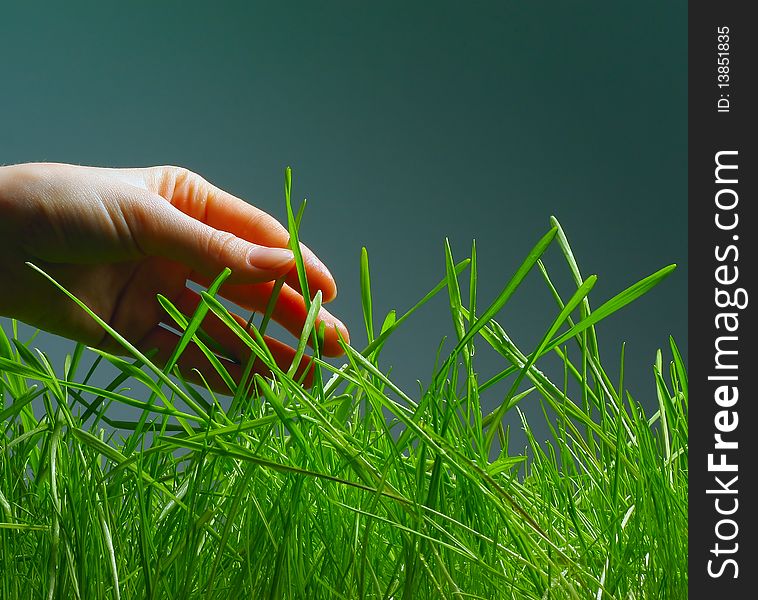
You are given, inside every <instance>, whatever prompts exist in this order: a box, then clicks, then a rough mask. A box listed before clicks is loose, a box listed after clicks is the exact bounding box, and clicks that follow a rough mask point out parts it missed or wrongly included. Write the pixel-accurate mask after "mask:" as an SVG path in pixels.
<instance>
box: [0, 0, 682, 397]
mask: <svg viewBox="0 0 758 600" xmlns="http://www.w3.org/2000/svg"><path fill="white" fill-rule="evenodd" d="M14 4H15V3H14ZM18 4H20V3H18ZM35 4H37V3H35ZM216 4H222V3H213V5H212V3H197V2H118V3H111V2H101V3H94V2H93V3H77V2H72V3H66V4H65V7H64V6H62V5H61V4H58V3H56V4H55V5H53V3H50V5H49V6H46V7H44V8H43V7H40V6H38V7H32V8H28V7H24V8H19V7H18V6H9V5H7V4H5V5H4V6H3V8H2V9H1V10H2V12H1V13H0V56H1V57H2V59H0V60H2V72H1V73H0V107H1V108H2V113H1V116H0V163H6V164H7V163H16V162H23V161H37V160H46V161H61V162H71V163H80V164H91V165H101V166H147V165H153V164H167V163H173V164H179V165H183V166H186V167H189V168H191V169H193V170H195V171H197V172H198V173H200V174H202V175H203V176H205V177H206V178H207V179H209V180H211V181H213V182H214V183H216V184H217V185H219V186H220V187H223V188H225V189H227V190H229V191H231V192H233V193H235V194H237V195H238V196H240V197H243V198H245V199H247V200H249V201H250V202H252V203H254V204H256V205H258V206H260V207H262V208H265V209H266V210H268V211H269V212H271V213H272V214H274V215H275V216H277V217H279V218H280V219H281V218H283V216H284V209H283V208H284V206H283V197H282V178H283V169H284V167H285V166H286V165H291V166H292V167H293V169H294V191H295V197H296V198H298V199H299V198H302V197H303V196H306V197H307V198H308V200H309V205H308V210H307V212H306V217H305V221H304V226H303V230H302V232H301V233H302V237H303V239H304V240H305V241H306V242H307V243H308V244H309V245H310V246H311V247H312V248H313V249H314V250H316V251H317V253H318V254H319V255H320V256H321V257H322V258H323V259H324V261H325V262H326V263H327V264H328V265H329V267H330V268H331V270H332V272H333V274H334V275H335V278H336V279H337V281H338V284H339V290H340V292H339V297H338V298H337V300H336V301H335V302H334V303H333V305H332V310H333V312H335V314H338V315H339V316H340V317H341V318H342V319H343V320H344V321H345V322H346V323H347V324H348V326H349V327H350V328H351V333H352V336H353V343H354V345H355V346H357V347H362V346H363V345H364V343H365V333H364V330H363V327H362V323H361V311H360V301H359V286H358V259H359V253H360V248H361V246H363V245H365V246H366V247H367V248H368V250H369V254H370V259H371V266H372V283H373V286H374V290H375V311H376V313H377V320H378V321H381V318H383V316H384V314H385V313H386V311H387V310H389V309H390V308H397V309H398V310H401V311H402V310H404V309H406V308H408V307H410V306H411V305H412V304H413V303H415V302H416V301H417V300H418V299H419V298H420V297H421V296H422V295H423V294H424V293H425V292H426V291H427V290H428V289H429V288H430V287H432V286H433V285H434V284H435V283H436V282H437V281H439V280H440V278H441V277H442V276H443V274H444V254H443V241H444V238H445V237H446V236H447V237H449V238H450V240H451V244H452V246H453V249H454V252H455V255H456V257H457V258H459V259H460V258H463V257H464V256H465V255H466V254H467V253H468V250H469V248H470V244H471V240H472V239H473V238H476V240H477V246H478V253H479V259H480V282H481V283H480V292H479V295H480V306H484V304H485V303H487V302H489V301H490V300H491V299H492V298H493V297H494V296H495V295H496V293H497V292H498V291H499V290H500V289H501V288H502V286H503V284H504V283H505V282H506V281H507V279H508V277H509V276H510V275H511V274H512V272H513V271H514V269H515V268H516V267H517V265H518V264H519V263H520V261H521V260H522V259H523V257H524V256H525V254H526V253H527V252H528V251H529V249H530V248H531V247H532V245H533V244H534V243H535V242H536V240H537V239H538V238H539V237H540V236H541V235H542V234H543V233H544V232H545V231H547V229H548V218H549V216H550V215H551V214H554V215H556V216H557V217H558V218H559V219H560V221H561V222H562V224H563V226H564V227H565V229H566V231H567V233H568V235H569V237H570V239H571V241H572V243H573V246H574V248H575V251H576V254H577V256H578V259H579V261H580V265H581V267H582V269H583V271H584V273H585V274H589V273H597V274H598V275H599V277H600V279H599V283H598V285H597V286H596V288H595V290H594V291H593V293H592V296H591V300H592V302H593V304H594V305H596V306H597V305H599V304H600V303H601V302H602V301H604V300H606V299H608V298H609V297H610V296H612V295H613V294H615V293H616V292H618V291H620V290H621V289H623V288H624V287H626V286H627V285H629V284H631V283H633V282H634V281H637V280H638V279H639V278H641V277H643V276H645V275H647V274H649V273H651V272H653V271H655V270H657V269H658V268H660V267H662V266H664V265H666V264H669V263H672V262H676V263H679V269H678V270H677V271H676V272H675V273H674V274H673V275H672V276H671V277H670V278H669V279H668V280H666V281H665V282H664V284H663V285H661V286H660V287H659V288H657V289H656V290H654V291H653V293H651V294H650V295H649V296H646V297H644V298H643V299H641V300H640V301H638V302H637V303H636V304H635V305H633V306H631V307H629V308H627V309H625V310H624V311H623V312H621V313H619V314H617V315H615V316H614V317H612V319H611V320H609V321H608V322H607V323H606V324H604V325H602V326H601V327H600V330H599V332H600V334H601V342H602V346H603V348H604V350H605V354H606V359H607V362H608V364H609V365H610V371H611V372H615V371H616V365H617V357H618V354H619V349H620V343H621V341H622V340H625V341H627V343H628V346H627V381H628V383H629V386H630V388H631V390H632V392H633V394H634V395H635V397H636V398H637V399H638V400H640V401H642V402H643V403H645V404H646V405H648V406H652V405H654V404H655V393H654V386H653V379H652V376H651V365H652V363H653V361H654V357H655V350H656V349H657V348H659V347H664V348H665V347H666V345H667V336H668V335H669V334H673V335H674V336H675V338H676V339H677V340H678V342H679V344H680V346H681V347H682V348H683V350H686V342H687V331H686V323H687V297H686V282H687V269H686V264H685V261H686V256H687V234H686V232H687V206H686V198H687V182H686V175H687V171H686V169H687V166H686V164H687V163H686V161H687V151H686V147H687V146H686V144H687V130H686V125H687V98H686V89H687V87H686V86H687V79H686V78H687V71H686V66H687V58H686V57H687V38H686V31H687V30H686V27H687V14H686V3H685V2H682V1H677V2H665V3H661V2H654V1H651V0H650V1H649V0H642V1H636V2H633V3H632V2H629V3H609V2H600V1H593V2H573V3H563V2H497V3H496V2H434V3H430V2H410V3H409V2H381V3H364V2H319V3H307V2H300V3H292V2H280V3H273V2H268V3H251V5H250V6H248V3H235V2H226V3H223V4H224V9H223V11H222V10H221V9H220V8H219V7H218V6H216ZM548 259H549V265H550V266H551V267H552V269H553V271H556V273H558V272H564V271H565V270H564V269H563V265H562V264H561V261H560V257H559V255H558V253H557V252H555V251H551V253H550V255H549V256H548ZM556 277H557V279H559V281H561V282H563V283H564V285H563V287H562V290H563V291H564V293H565V294H568V293H569V289H568V287H567V286H566V285H565V282H566V279H565V277H564V276H559V275H557V274H556ZM446 311H447V303H446V299H445V297H444V295H441V296H440V297H439V298H438V300H437V301H435V302H434V303H432V304H430V305H429V306H428V307H427V308H425V309H424V310H423V311H422V312H421V313H419V314H418V316H417V317H414V318H413V320H412V321H411V322H409V323H408V326H407V327H405V328H403V329H402V330H400V331H399V332H398V333H397V334H396V336H395V338H394V339H393V341H392V342H391V343H390V344H389V345H388V346H387V348H386V350H385V355H384V358H383V366H385V367H386V366H389V365H394V371H393V372H394V377H395V378H396V379H397V381H398V382H399V383H400V384H401V385H402V386H403V387H405V388H406V389H407V390H409V391H411V393H412V395H417V391H416V390H417V386H416V384H415V383H414V382H415V380H416V379H420V380H422V381H428V380H429V377H430V374H431V369H432V364H433V360H434V353H435V350H436V347H437V344H438V343H439V341H440V339H441V337H442V336H443V335H450V334H452V327H451V325H450V318H449V315H448V314H447V312H446ZM555 314H556V308H555V305H554V303H553V301H552V300H551V298H550V297H549V295H548V293H547V292H546V290H545V288H544V286H543V285H542V283H541V281H540V280H539V278H538V277H531V278H530V279H529V281H527V282H526V285H525V286H524V288H523V289H522V290H520V292H519V294H518V295H517V297H516V298H514V300H513V302H512V303H511V304H509V305H508V306H507V307H506V309H505V310H504V311H503V312H502V313H501V314H500V316H499V320H500V322H501V323H502V324H503V325H504V327H505V328H506V329H507V330H508V331H509V332H510V333H511V334H512V337H513V338H514V339H515V340H516V341H517V342H519V343H520V344H521V345H522V347H523V348H524V349H525V350H529V349H531V348H532V347H533V346H534V344H535V343H536V342H537V341H538V340H539V338H540V337H541V335H542V334H543V332H544V331H545V330H546V328H547V326H548V325H549V323H550V321H551V320H552V318H553V317H554V315H555ZM2 324H3V326H4V327H6V331H8V328H7V326H8V321H7V320H3V323H2ZM377 326H378V324H377ZM35 344H36V345H37V346H39V347H41V348H43V349H45V350H46V351H48V352H49V353H50V354H51V355H52V356H53V358H54V359H55V360H56V361H57V363H56V364H58V365H60V364H62V362H61V360H62V356H63V355H64V353H65V351H66V350H67V349H70V348H71V344H70V342H68V341H64V340H60V339H56V338H52V337H51V336H46V335H43V336H41V337H39V338H37V342H35ZM477 357H478V367H479V369H480V371H481V372H482V378H484V377H486V376H488V375H491V374H492V373H494V372H496V371H497V370H498V369H499V368H502V367H501V363H500V362H499V361H498V360H497V359H496V357H493V356H490V355H488V354H487V353H486V352H482V353H480V354H479V355H477ZM503 392H504V388H502V387H501V388H499V389H498V390H497V391H496V392H495V393H494V394H493V395H491V401H493V402H494V401H496V400H497V399H498V394H502V393H503Z"/></svg>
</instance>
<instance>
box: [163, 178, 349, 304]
mask: <svg viewBox="0 0 758 600" xmlns="http://www.w3.org/2000/svg"><path fill="white" fill-rule="evenodd" d="M160 188H161V189H159V190H157V191H158V193H159V194H161V195H162V196H163V197H164V198H166V199H167V200H169V202H171V204H173V205H174V206H176V207H177V208H178V209H179V210H181V211H182V212H183V213H185V214H188V215H189V216H191V217H193V218H195V219H197V220H199V221H202V222H203V223H205V224H206V225H209V226H210V227H213V228H214V229H218V230H221V231H228V232H229V233H232V234H234V235H236V236H237V237H239V238H242V239H244V240H247V241H249V242H253V243H256V244H261V245H264V246H271V247H276V248H287V247H289V241H290V235H289V231H287V229H286V228H285V227H284V226H283V225H282V224H281V223H279V221H277V220H276V219H275V218H274V217H272V216H271V215H269V214H268V213H267V212H265V211H263V210H261V209H259V208H256V207H255V206H253V205H251V204H248V203H247V202H245V201H244V200H242V199H241V198H237V197H236V196H233V195H232V194H230V193H228V192H225V191H224V190H222V189H220V188H217V187H216V186H214V185H213V184H211V183H209V182H208V181H206V180H205V179H203V178H202V177H200V176H199V175H197V174H195V173H193V172H191V171H187V170H186V169H179V168H177V169H173V168H171V169H167V170H164V171H163V175H162V181H161V182H160ZM300 249H301V252H302V255H303V263H304V265H305V272H306V279H307V281H308V288H309V291H310V293H311V296H313V295H315V293H316V291H317V290H321V294H322V296H323V299H324V302H329V301H331V300H333V299H334V298H335V297H336V295H337V284H336V282H335V281H334V277H332V274H331V273H330V272H329V269H327V267H326V265H325V264H324V263H323V262H321V260H319V258H318V257H317V256H316V255H315V254H314V253H313V252H312V251H311V250H310V248H308V247H307V246H306V245H305V244H302V243H301V244H300ZM285 280H286V281H287V283H288V284H289V285H290V286H291V287H293V288H295V289H296V290H298V291H301V290H300V282H299V281H298V277H297V270H296V269H295V268H294V267H293V269H292V270H291V271H290V272H289V273H287V275H286V277H285Z"/></svg>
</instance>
